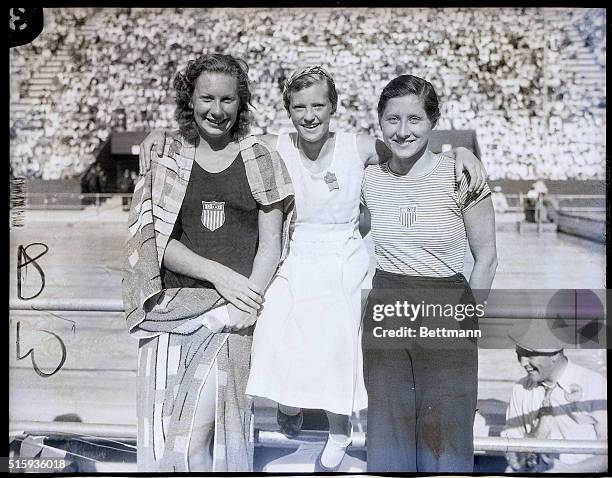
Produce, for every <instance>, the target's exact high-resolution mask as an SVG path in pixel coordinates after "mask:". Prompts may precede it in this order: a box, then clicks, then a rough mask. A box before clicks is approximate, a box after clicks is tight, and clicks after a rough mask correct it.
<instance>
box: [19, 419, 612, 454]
mask: <svg viewBox="0 0 612 478" xmlns="http://www.w3.org/2000/svg"><path fill="white" fill-rule="evenodd" d="M28 434H29V435H53V436H54V437H73V436H75V435H80V436H92V437H98V438H115V439H124V440H126V441H127V442H134V441H135V440H136V425H114V424H107V423H82V422H36V421H16V422H11V423H10V425H9V435H11V436H17V435H28ZM326 436H327V432H326V431H324V430H307V431H301V432H300V433H299V434H298V436H297V437H295V438H291V439H290V438H287V437H286V436H285V435H283V434H282V433H280V432H275V431H267V430H259V429H258V430H256V433H255V446H271V447H276V448H296V447H298V446H299V445H301V444H306V443H319V442H321V443H322V442H324V441H325V438H326ZM365 447H366V433H365V432H353V441H352V445H351V448H352V449H357V450H358V449H364V448H365ZM474 451H476V452H501V453H507V452H533V453H568V454H587V455H606V454H607V453H608V442H607V441H604V440H556V439H539V438H506V437H474Z"/></svg>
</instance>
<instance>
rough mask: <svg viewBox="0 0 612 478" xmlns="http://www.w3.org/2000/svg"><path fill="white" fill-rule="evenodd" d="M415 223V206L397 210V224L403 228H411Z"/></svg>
mask: <svg viewBox="0 0 612 478" xmlns="http://www.w3.org/2000/svg"><path fill="white" fill-rule="evenodd" d="M416 222H417V206H416V204H415V205H414V206H404V207H400V209H399V223H400V224H401V225H402V226H404V227H405V228H410V227H412V226H413V225H414V224H415V223H416Z"/></svg>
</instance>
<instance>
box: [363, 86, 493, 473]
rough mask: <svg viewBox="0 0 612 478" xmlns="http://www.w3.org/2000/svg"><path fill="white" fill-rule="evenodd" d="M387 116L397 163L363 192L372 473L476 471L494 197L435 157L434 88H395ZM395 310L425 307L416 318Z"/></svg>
mask: <svg viewBox="0 0 612 478" xmlns="http://www.w3.org/2000/svg"><path fill="white" fill-rule="evenodd" d="M378 117H379V121H380V126H381V129H382V133H383V139H384V141H385V144H386V145H387V146H388V147H389V149H390V150H391V152H392V157H391V159H390V160H389V161H388V162H386V163H383V164H379V165H372V166H369V167H368V168H367V169H366V172H365V179H364V183H363V189H362V203H363V204H364V205H365V206H366V207H367V210H368V211H369V215H370V220H371V231H372V239H373V242H374V246H375V254H376V262H377V268H376V273H375V275H374V279H373V286H372V292H371V294H370V297H369V298H368V306H367V309H366V314H365V316H364V332H363V349H364V370H365V373H364V375H365V381H366V388H367V390H368V471H370V472H382V471H384V472H389V471H401V472H416V471H420V472H459V473H465V472H471V471H472V469H473V444H472V442H473V436H472V435H473V434H472V428H473V423H474V414H475V409H476V399H477V385H478V382H477V372H478V350H477V345H476V340H475V338H477V337H478V336H479V331H478V321H477V319H478V315H480V314H478V313H477V311H478V310H479V309H477V307H476V306H477V305H478V303H475V298H474V295H475V296H476V297H477V299H478V301H479V303H480V302H482V301H484V299H485V298H486V294H487V293H488V290H489V288H490V287H491V283H492V281H493V277H494V275H495V270H496V267H497V254H496V248H495V219H494V213H493V206H492V202H491V197H490V190H489V188H488V186H486V185H485V187H484V188H483V189H482V190H481V191H480V192H476V193H469V192H468V182H469V178H467V177H463V178H462V179H461V181H460V182H459V184H458V185H457V183H456V181H455V161H454V160H453V159H451V158H449V157H448V156H445V155H442V154H434V153H432V152H431V151H430V150H429V149H428V140H429V137H430V135H431V132H432V130H433V128H434V127H435V126H436V123H437V121H438V118H439V117H440V111H439V106H438V97H437V95H436V92H435V90H434V88H433V86H432V85H431V84H430V83H429V82H427V81H425V80H423V79H421V78H418V77H415V76H411V75H402V76H399V77H397V78H395V79H394V80H392V81H391V82H390V83H389V84H388V85H387V86H386V87H385V88H384V90H383V92H382V94H381V96H380V100H379V103H378ZM468 243H469V247H470V250H471V252H472V254H473V256H474V267H473V269H472V272H471V275H470V280H469V283H468V281H467V280H466V279H465V277H464V276H463V268H464V256H465V249H466V245H467V244H468ZM472 289H474V294H472ZM476 289H478V290H476ZM397 304H400V306H401V307H405V308H407V307H408V305H414V306H418V305H420V306H421V309H420V310H419V311H418V312H417V311H415V310H414V309H409V310H410V311H412V315H411V316H410V317H409V316H408V315H406V314H405V313H402V312H405V310H406V309H405V308H400V309H398V308H397V307H396V305H397ZM407 304H408V305H407ZM386 306H387V307H386ZM388 306H391V308H389V307H388ZM481 307H482V306H481ZM391 310H393V313H392V314H391V313H385V312H390V311H391ZM398 310H400V312H398ZM448 310H450V311H451V312H450V313H447V311H448ZM468 311H471V312H472V313H471V314H470V313H469V312H468ZM383 319H384V320H383ZM407 319H409V320H407Z"/></svg>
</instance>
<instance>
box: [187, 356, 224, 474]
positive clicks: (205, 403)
mask: <svg viewBox="0 0 612 478" xmlns="http://www.w3.org/2000/svg"><path fill="white" fill-rule="evenodd" d="M215 368H216V362H215V364H213V367H212V369H211V371H210V373H209V374H208V377H207V378H206V381H205V382H204V385H203V386H202V390H201V391H200V399H199V400H198V405H197V408H196V412H195V418H194V422H193V429H192V432H191V440H190V441H189V452H188V453H189V454H188V461H189V471H212V464H213V462H212V451H211V445H212V440H213V437H214V434H215V412H216V397H217V381H216V377H215Z"/></svg>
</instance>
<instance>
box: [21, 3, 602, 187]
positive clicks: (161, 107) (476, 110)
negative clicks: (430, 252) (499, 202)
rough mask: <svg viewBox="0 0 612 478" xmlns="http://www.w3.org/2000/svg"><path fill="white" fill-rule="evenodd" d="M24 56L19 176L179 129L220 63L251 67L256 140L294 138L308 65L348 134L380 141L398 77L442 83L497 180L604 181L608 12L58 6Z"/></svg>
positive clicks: (451, 117)
mask: <svg viewBox="0 0 612 478" xmlns="http://www.w3.org/2000/svg"><path fill="white" fill-rule="evenodd" d="M44 12H45V29H44V30H43V33H42V34H41V35H40V36H39V37H38V38H37V39H36V40H35V41H34V42H32V43H31V44H29V45H25V46H22V47H17V48H13V49H11V51H10V71H11V106H10V113H11V120H10V127H11V131H10V132H11V167H12V171H13V174H14V175H20V176H26V177H39V178H48V179H56V178H60V177H70V176H74V175H78V174H80V173H81V172H83V171H84V170H85V169H86V168H87V167H88V166H89V164H91V163H92V162H93V161H94V160H95V158H94V153H95V151H96V148H97V147H98V146H99V145H100V144H101V143H102V142H103V141H104V140H106V139H107V138H108V137H109V134H110V133H111V131H146V130H150V129H153V128H174V127H175V122H174V120H173V113H174V103H173V92H172V80H173V77H174V75H175V73H176V71H177V70H178V69H179V68H182V67H183V66H184V65H185V64H186V62H187V60H189V59H192V58H194V57H195V56H197V55H199V54H200V53H202V52H205V51H217V52H226V53H230V54H234V55H237V56H240V57H242V58H244V59H245V60H246V61H247V62H248V63H249V65H250V67H251V69H250V72H249V75H250V79H251V82H252V91H253V104H254V106H255V110H254V120H253V124H252V132H253V133H255V134H259V133H265V132H279V131H287V130H290V129H291V123H290V122H289V121H288V119H287V116H286V113H285V111H284V108H283V105H282V98H281V85H282V82H283V81H284V79H285V78H286V77H287V75H288V74H290V72H291V71H292V70H293V69H294V68H296V67H298V66H300V65H303V64H304V63H317V62H320V63H323V64H324V65H326V66H327V67H328V68H329V69H330V71H331V72H332V74H334V75H335V77H336V80H337V81H336V82H337V89H338V92H339V104H338V112H337V114H336V115H335V118H334V123H333V124H334V126H335V127H336V128H337V129H342V130H348V131H355V132H365V133H370V134H378V133H379V127H378V124H377V117H376V103H377V99H378V95H379V93H380V91H381V89H382V87H383V86H384V85H385V84H386V83H387V82H388V81H389V80H390V79H391V78H393V77H394V76H396V75H398V74H403V73H411V74H415V75H418V76H422V77H424V78H426V79H428V80H430V81H431V82H432V83H433V84H434V86H435V87H436V90H437V91H438V94H439V95H440V97H441V100H442V118H441V120H440V124H439V128H440V129H473V130H475V131H476V132H477V137H478V142H479V144H480V147H481V151H482V158H483V161H484V162H485V165H486V168H487V170H488V172H489V174H490V177H491V178H492V179H535V178H544V179H570V178H571V179H603V178H604V177H605V137H604V133H605V51H606V41H605V40H606V38H605V35H606V30H605V26H606V12H605V9H592V8H591V9H589V8H584V9H563V8H554V9H549V8H501V9H500V8H478V9H474V8H444V9H435V8H428V9H425V8H405V9H395V8H394V9H388V8H385V9H363V8H354V9H350V10H349V9H332V8H326V9H305V8H300V9H278V10H272V9H265V8H259V9H249V10H245V9H187V8H175V9H161V8H146V9H145V8H133V9H127V8H74V9H45V10H44Z"/></svg>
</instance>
